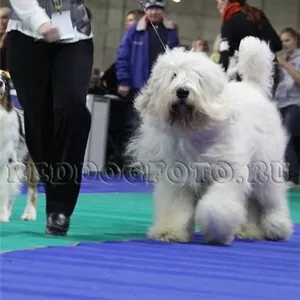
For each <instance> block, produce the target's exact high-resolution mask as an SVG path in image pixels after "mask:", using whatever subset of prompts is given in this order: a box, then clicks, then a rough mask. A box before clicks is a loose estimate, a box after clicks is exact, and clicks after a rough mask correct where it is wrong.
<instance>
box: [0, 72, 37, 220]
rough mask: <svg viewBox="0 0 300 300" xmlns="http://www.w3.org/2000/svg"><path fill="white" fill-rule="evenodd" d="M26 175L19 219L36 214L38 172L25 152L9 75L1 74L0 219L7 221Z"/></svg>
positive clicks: (26, 151) (28, 217)
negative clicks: (24, 195) (24, 202)
mask: <svg viewBox="0 0 300 300" xmlns="http://www.w3.org/2000/svg"><path fill="white" fill-rule="evenodd" d="M24 178H26V183H27V188H28V195H27V204H26V207H25V210H24V212H23V214H22V216H21V219H22V220H25V221H34V220H36V215H37V209H36V205H37V184H38V175H37V170H36V168H35V165H34V163H33V161H32V159H31V157H30V155H29V153H28V150H27V147H26V143H25V139H24V130H23V114H22V112H21V111H19V110H18V109H17V108H15V107H14V106H13V103H12V101H11V98H10V78H9V76H8V74H7V73H6V72H4V71H1V73H0V222H9V220H10V217H11V214H12V209H13V204H14V201H15V198H16V196H17V195H18V194H19V193H20V189H21V185H22V182H23V179H24Z"/></svg>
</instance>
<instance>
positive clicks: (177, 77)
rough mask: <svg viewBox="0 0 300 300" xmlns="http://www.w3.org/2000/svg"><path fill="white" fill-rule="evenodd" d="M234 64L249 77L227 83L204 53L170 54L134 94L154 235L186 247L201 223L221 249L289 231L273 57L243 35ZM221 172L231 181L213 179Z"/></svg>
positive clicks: (136, 154)
mask: <svg viewBox="0 0 300 300" xmlns="http://www.w3.org/2000/svg"><path fill="white" fill-rule="evenodd" d="M237 67H238V71H239V74H240V75H241V76H242V78H243V80H242V81H241V82H228V79H227V77H226V74H225V73H224V72H223V70H222V69H221V67H220V66H219V65H217V64H215V63H214V62H212V61H211V60H210V59H209V58H208V57H207V56H206V55H205V54H201V53H197V52H188V51H184V50H183V49H173V50H168V51H166V53H164V54H163V55H161V56H160V57H159V58H158V60H157V62H156V64H155V66H154V68H153V71H152V74H151V76H150V79H149V81H148V83H147V85H146V86H145V87H144V88H143V90H142V91H141V93H140V94H139V95H138V96H137V98H136V100H135V107H136V109H137V110H138V112H139V114H140V116H141V125H140V128H139V129H138V130H137V132H136V135H135V137H134V138H133V139H132V140H131V141H130V143H129V145H128V155H129V156H130V157H131V158H132V160H133V164H134V163H137V165H140V166H141V165H142V166H146V168H145V169H147V170H148V172H149V173H148V175H149V174H150V175H151V176H152V177H153V178H154V179H155V189H154V202H155V217H154V219H155V220H154V224H153V226H152V227H151V228H150V230H149V233H148V236H149V237H150V238H152V239H156V240H164V241H171V242H188V241H190V240H191V238H192V234H193V231H194V228H195V225H196V224H197V225H198V226H199V227H200V230H201V232H202V234H203V236H204V238H205V241H206V242H208V243H215V244H223V245H229V244H231V243H232V241H233V240H234V238H235V237H243V238H249V239H266V240H273V241H278V240H286V239H288V238H289V237H290V236H291V234H292V233H293V225H292V221H291V219H290V212H289V206H288V200H287V187H286V184H285V182H284V180H283V179H282V180H281V178H279V177H280V176H279V175H280V174H278V173H279V171H280V168H279V165H281V166H283V165H284V152H285V147H286V142H287V134H286V132H285V130H284V128H283V127H282V124H281V118H280V115H279V113H278V111H277V108H276V106H275V104H274V103H272V101H271V100H270V99H271V97H270V91H271V86H272V69H273V68H272V67H273V54H272V53H271V51H270V50H269V47H268V45H267V44H266V43H264V42H261V41H260V40H259V39H256V38H254V37H247V38H245V39H244V40H243V41H242V42H241V45H240V49H239V61H238V65H237ZM220 165H223V166H224V165H225V166H227V172H228V171H229V172H228V174H229V175H228V178H226V176H225V178H224V174H223V175H222V174H220V173H222V172H219V175H218V172H213V170H216V168H218V166H220ZM257 167H260V168H257ZM261 167H263V168H264V169H263V170H261ZM176 168H177V170H178V169H180V170H181V176H179V178H178V177H177V180H175V179H176V176H178V174H177V175H176V174H174V173H176V172H175V171H174V170H175V169H176ZM204 169H205V171H204ZM207 170H208V172H207ZM177 173H178V172H177ZM223 173H224V172H223ZM261 173H262V174H261ZM274 173H275V174H274ZM276 173H277V174H276ZM144 174H145V173H144ZM195 174H196V175H195ZM201 174H202V175H201ZM203 174H204V176H203ZM263 174H265V175H264V176H261V175H263ZM262 177H263V178H262ZM276 179H277V180H276Z"/></svg>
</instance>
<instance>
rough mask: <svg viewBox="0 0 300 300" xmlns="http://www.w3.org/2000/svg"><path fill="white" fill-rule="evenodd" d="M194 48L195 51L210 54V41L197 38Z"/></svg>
mask: <svg viewBox="0 0 300 300" xmlns="http://www.w3.org/2000/svg"><path fill="white" fill-rule="evenodd" d="M192 50H193V51H195V52H204V53H206V54H208V52H209V46H208V42H207V41H205V40H200V39H199V40H195V41H193V43H192Z"/></svg>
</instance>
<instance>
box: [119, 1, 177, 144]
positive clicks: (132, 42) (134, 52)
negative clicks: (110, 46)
mask: <svg viewBox="0 0 300 300" xmlns="http://www.w3.org/2000/svg"><path fill="white" fill-rule="evenodd" d="M164 7H165V4H164V1H163V0H157V1H147V2H146V3H145V8H146V15H145V16H144V17H143V18H142V19H140V20H139V22H138V23H137V24H135V25H133V26H131V27H130V28H129V29H128V30H127V31H126V33H125V34H124V36H123V39H122V42H121V44H120V46H119V49H118V55H117V61H116V71H117V79H118V83H119V87H118V93H119V94H120V95H122V96H123V97H130V98H131V99H133V98H134V97H135V95H136V94H137V93H138V92H139V90H140V89H141V88H142V87H143V86H144V84H145V83H146V82H147V81H148V79H149V77H150V73H151V69H152V66H153V64H154V63H155V61H156V59H157V57H158V55H159V54H161V53H163V52H164V51H165V49H164V46H165V47H166V46H168V47H169V48H170V49H172V48H174V47H178V46H179V45H180V42H179V38H178V34H177V30H178V28H176V26H175V24H174V21H169V20H166V19H165V17H164ZM150 21H151V22H152V23H153V25H154V26H155V29H156V31H157V32H158V34H159V37H160V39H161V41H162V43H163V44H164V45H162V44H161V41H160V39H159V37H158V36H157V34H156V32H155V30H154V28H153V26H152V25H151V22H150ZM127 122H128V123H127V126H126V128H127V134H126V137H127V138H130V136H131V135H132V134H133V132H134V131H135V129H136V128H137V126H138V125H139V116H138V114H137V113H136V111H135V109H134V107H133V102H132V103H131V106H130V107H129V108H128V112H127Z"/></svg>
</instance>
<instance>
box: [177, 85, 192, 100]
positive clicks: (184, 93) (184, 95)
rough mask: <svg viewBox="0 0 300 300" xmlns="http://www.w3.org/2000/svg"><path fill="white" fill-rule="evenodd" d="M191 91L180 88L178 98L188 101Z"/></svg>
mask: <svg viewBox="0 0 300 300" xmlns="http://www.w3.org/2000/svg"><path fill="white" fill-rule="evenodd" d="M189 93H190V92H189V90H188V89H186V88H180V89H178V90H177V91H176V96H177V97H178V98H179V99H186V98H187V97H188V96H189Z"/></svg>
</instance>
